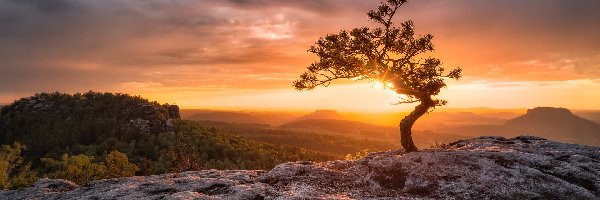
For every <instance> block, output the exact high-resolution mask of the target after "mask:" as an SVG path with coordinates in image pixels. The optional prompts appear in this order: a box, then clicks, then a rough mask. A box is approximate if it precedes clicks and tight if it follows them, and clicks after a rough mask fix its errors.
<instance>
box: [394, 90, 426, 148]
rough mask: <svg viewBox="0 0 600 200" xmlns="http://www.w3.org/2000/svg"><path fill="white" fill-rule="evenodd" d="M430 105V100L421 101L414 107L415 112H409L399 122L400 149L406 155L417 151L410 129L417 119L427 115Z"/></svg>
mask: <svg viewBox="0 0 600 200" xmlns="http://www.w3.org/2000/svg"><path fill="white" fill-rule="evenodd" d="M432 104H433V100H431V98H425V99H422V100H421V103H420V104H419V105H418V106H417V107H415V110H413V111H412V112H410V114H409V115H407V116H406V117H404V119H402V121H400V144H402V148H404V151H406V152H407V153H408V152H413V151H418V150H419V149H417V146H415V143H414V142H413V139H412V131H411V129H412V126H413V125H414V124H415V122H416V121H417V119H419V117H421V116H423V114H425V113H427V111H428V110H429V108H431V107H432V106H433V105H432Z"/></svg>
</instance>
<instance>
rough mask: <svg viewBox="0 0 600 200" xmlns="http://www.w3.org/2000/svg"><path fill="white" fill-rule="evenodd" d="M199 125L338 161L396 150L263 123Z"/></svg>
mask: <svg viewBox="0 0 600 200" xmlns="http://www.w3.org/2000/svg"><path fill="white" fill-rule="evenodd" d="M198 123H201V124H202V125H204V126H209V127H215V128H217V129H219V130H223V131H225V132H227V133H231V134H234V135H238V136H242V137H244V138H248V139H252V140H255V141H260V142H266V143H271V144H278V145H285V146H291V147H298V148H304V149H309V150H313V151H318V152H321V153H327V154H330V155H333V156H335V157H336V158H337V159H343V158H344V157H345V156H346V155H348V154H353V153H356V152H361V151H364V150H366V149H368V150H369V151H385V150H391V149H397V148H399V146H398V145H397V144H396V143H391V142H382V141H376V140H368V139H356V138H351V137H348V136H342V135H326V134H318V133H307V132H297V131H290V130H282V129H276V128H272V127H270V126H269V125H264V124H233V123H227V122H216V121H198Z"/></svg>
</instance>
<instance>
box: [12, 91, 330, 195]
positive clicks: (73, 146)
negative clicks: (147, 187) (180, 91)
mask: <svg viewBox="0 0 600 200" xmlns="http://www.w3.org/2000/svg"><path fill="white" fill-rule="evenodd" d="M0 144H2V145H3V146H2V149H1V152H0V174H1V175H2V177H0V184H1V186H2V187H3V188H19V187H24V186H27V185H28V184H30V183H31V182H33V181H35V180H36V179H37V178H40V177H50V178H64V179H68V180H72V181H74V182H77V183H80V184H83V183H86V182H88V181H90V180H96V179H101V178H110V177H119V176H131V175H150V174H158V173H165V172H179V171H186V170H199V169H269V168H272V167H274V166H275V165H277V164H279V163H282V162H287V161H296V160H315V161H323V160H331V159H334V158H336V157H333V156H331V155H329V154H324V153H318V152H316V151H310V150H306V149H304V148H298V147H292V146H287V145H277V144H269V143H264V142H258V141H254V140H249V139H246V138H242V137H239V136H235V135H231V134H227V133H224V132H223V131H220V130H218V129H216V128H214V127H208V126H206V125H202V124H201V123H199V122H194V121H187V120H181V119H179V111H178V108H177V106H174V105H168V104H163V105H161V104H159V103H157V102H150V101H148V100H146V99H143V98H141V97H139V96H130V95H127V94H112V93H98V92H91V91H90V92H87V93H83V94H80V93H77V94H73V95H70V94H62V93H58V92H56V93H41V94H36V95H34V96H32V97H27V98H22V99H20V100H18V101H15V102H14V103H12V104H10V105H6V106H3V107H2V108H1V109H0Z"/></svg>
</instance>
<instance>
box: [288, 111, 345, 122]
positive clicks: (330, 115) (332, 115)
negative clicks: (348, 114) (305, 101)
mask: <svg viewBox="0 0 600 200" xmlns="http://www.w3.org/2000/svg"><path fill="white" fill-rule="evenodd" d="M309 119H336V120H344V119H345V117H344V116H342V115H341V114H340V113H338V112H337V111H335V110H316V111H314V112H312V113H309V114H307V115H304V116H302V117H300V118H298V119H296V120H294V121H302V120H309Z"/></svg>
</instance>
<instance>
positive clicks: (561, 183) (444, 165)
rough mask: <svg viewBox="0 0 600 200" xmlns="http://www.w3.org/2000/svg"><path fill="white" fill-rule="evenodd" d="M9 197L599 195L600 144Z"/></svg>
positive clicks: (423, 155)
mask: <svg viewBox="0 0 600 200" xmlns="http://www.w3.org/2000/svg"><path fill="white" fill-rule="evenodd" d="M0 198H2V199H57V198H58V199H138V198H147V199H306V198H308V199H372V198H375V199H415V198H416V199H421V198H425V199H428V198H433V199H438V198H443V199H599V198H600V147H590V146H582V145H574V144H564V143H557V142H552V141H549V140H545V139H542V138H537V137H530V136H521V137H516V138H511V139H505V138H502V137H480V138H476V139H471V140H464V141H457V142H454V143H451V144H450V146H449V148H447V149H433V150H423V151H421V152H414V153H408V154H404V153H402V152H401V151H388V152H379V153H372V154H369V155H367V156H366V157H364V158H362V159H360V160H357V161H331V162H324V163H314V162H309V161H305V162H293V163H283V164H280V165H278V166H277V167H275V168H274V169H272V170H271V171H251V170H247V171H218V170H205V171H192V172H185V173H178V174H163V175H156V176H147V177H130V178H117V179H107V180H100V181H93V182H90V183H89V184H87V185H83V186H77V185H75V184H73V183H71V182H68V181H64V180H50V179H44V180H40V181H38V182H37V183H35V184H34V185H33V186H32V187H30V188H27V189H25V190H22V191H2V192H0Z"/></svg>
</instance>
